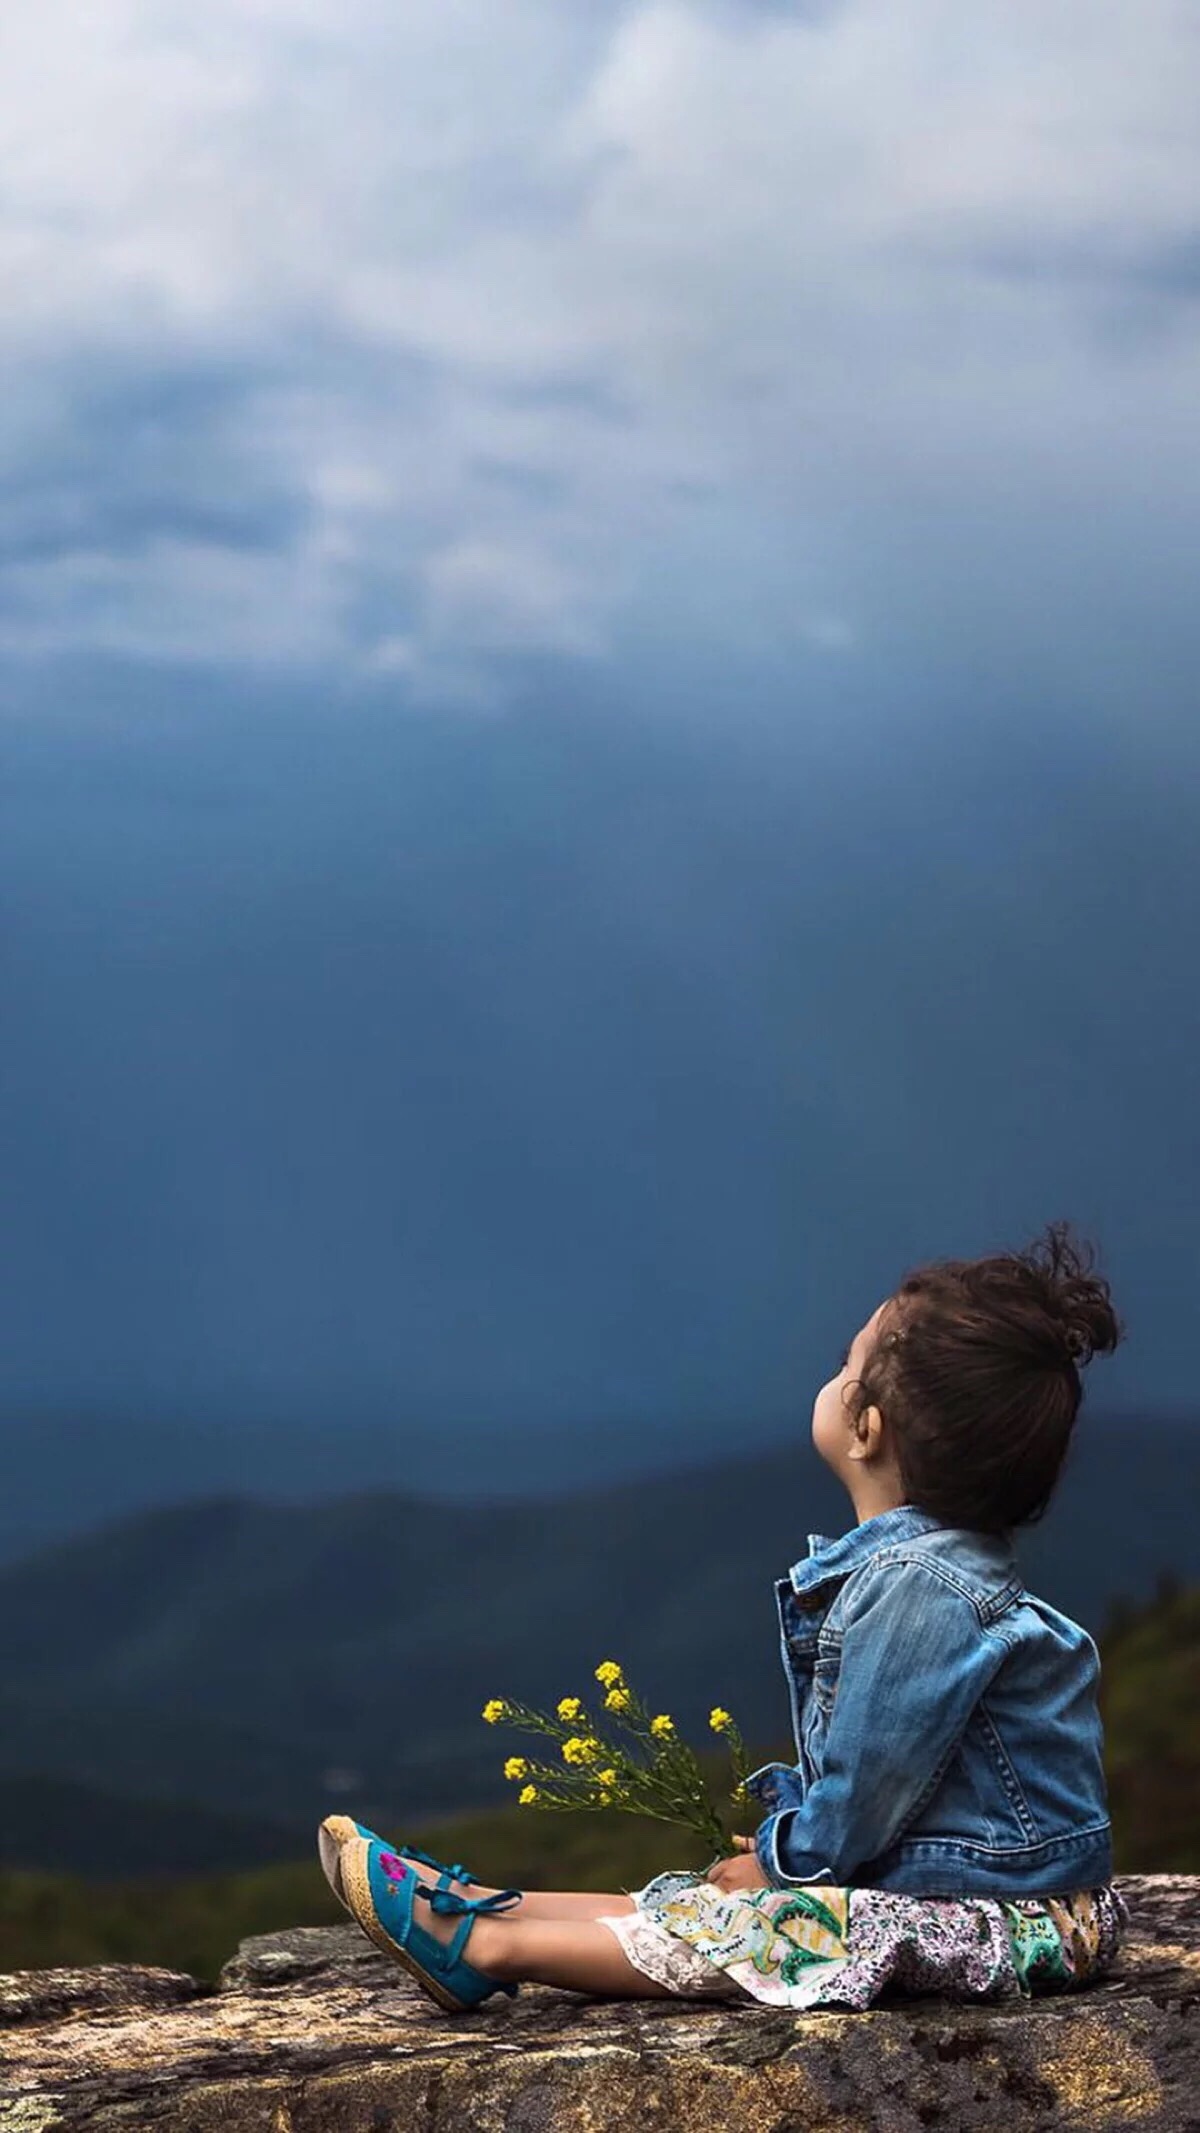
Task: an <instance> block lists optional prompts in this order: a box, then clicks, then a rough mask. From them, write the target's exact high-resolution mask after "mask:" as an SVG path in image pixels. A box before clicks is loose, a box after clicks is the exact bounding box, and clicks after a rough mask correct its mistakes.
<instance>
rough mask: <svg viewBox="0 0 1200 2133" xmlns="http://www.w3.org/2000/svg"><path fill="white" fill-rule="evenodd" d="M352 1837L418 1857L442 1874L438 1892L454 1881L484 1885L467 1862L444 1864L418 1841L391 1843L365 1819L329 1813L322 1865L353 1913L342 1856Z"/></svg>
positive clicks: (320, 1839)
mask: <svg viewBox="0 0 1200 2133" xmlns="http://www.w3.org/2000/svg"><path fill="white" fill-rule="evenodd" d="M352 1837H361V1838H362V1839H363V1841H364V1843H367V1844H382V1845H383V1846H384V1849H385V1850H386V1851H390V1852H395V1854H396V1857H397V1858H398V1859H415V1860H416V1861H417V1862H418V1864H419V1865H421V1866H431V1867H432V1868H433V1870H434V1872H435V1873H436V1874H437V1875H438V1876H439V1881H438V1893H439V1894H440V1893H441V1892H442V1891H443V1890H444V1889H447V1888H448V1887H449V1884H450V1883H451V1882H452V1881H461V1883H462V1885H463V1887H464V1888H468V1889H469V1888H476V1889H479V1888H482V1887H483V1883H482V1882H481V1880H480V1879H479V1876H478V1874H468V1872H467V1870H466V1867H465V1866H457V1865H455V1866H445V1865H443V1863H442V1861H441V1860H440V1859H435V1858H434V1857H433V1855H432V1853H430V1852H422V1851H418V1849H417V1847H416V1845H415V1844H389V1843H388V1842H387V1839H386V1838H385V1837H381V1836H380V1835H379V1834H378V1832H377V1831H376V1830H373V1829H368V1828H367V1825H366V1823H365V1822H355V1821H354V1820H352V1818H351V1817H350V1816H349V1815H326V1817H325V1820H324V1821H323V1822H322V1824H321V1827H320V1829H319V1830H318V1831H317V1850H318V1853H319V1854H320V1860H321V1868H322V1871H323V1873H324V1875H325V1879H326V1881H327V1882H328V1883H329V1886H330V1888H331V1889H332V1890H333V1893H334V1895H335V1896H336V1897H337V1900H338V1902H339V1903H340V1904H342V1905H343V1906H344V1908H345V1909H346V1910H347V1911H350V1915H351V1917H353V1916H354V1913H353V1911H351V1910H350V1905H349V1904H348V1903H347V1902H346V1895H345V1891H344V1889H343V1888H342V1885H341V1871H340V1866H339V1859H340V1854H341V1848H342V1846H343V1844H345V1843H347V1842H348V1841H349V1840H350V1839H351V1838H352ZM433 1908H434V1910H435V1911H440V1910H442V1909H443V1906H442V1904H441V1903H435V1904H434V1906H433Z"/></svg>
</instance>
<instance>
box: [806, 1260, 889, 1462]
mask: <svg viewBox="0 0 1200 2133" xmlns="http://www.w3.org/2000/svg"><path fill="white" fill-rule="evenodd" d="M889 1301H890V1299H889V1298H888V1297H885V1298H884V1300H883V1302H882V1303H881V1304H879V1305H878V1306H877V1308H876V1309H875V1310H874V1311H872V1313H871V1316H870V1318H869V1319H868V1320H867V1322H866V1324H865V1325H864V1326H860V1327H859V1329H858V1332H857V1333H856V1334H855V1336H854V1339H853V1340H852V1341H851V1343H850V1346H849V1347H848V1348H847V1350H846V1352H845V1354H844V1355H843V1357H842V1360H841V1367H840V1368H839V1370H838V1372H837V1375H836V1377H832V1378H830V1379H829V1380H828V1382H827V1383H826V1384H824V1385H822V1387H821V1390H820V1392H819V1393H818V1394H817V1397H816V1399H815V1400H814V1402H813V1413H812V1440H813V1443H814V1444H815V1446H816V1448H817V1450H818V1451H819V1452H820V1454H821V1457H822V1459H823V1460H824V1461H825V1464H826V1466H828V1467H831V1468H832V1469H833V1472H834V1473H835V1474H836V1475H837V1477H838V1480H839V1481H841V1482H844V1483H845V1485H846V1487H847V1488H849V1487H850V1480H851V1475H852V1472H853V1469H854V1466H855V1465H856V1463H857V1462H856V1461H854V1460H852V1459H851V1458H850V1456H849V1449H848V1447H849V1445H850V1441H851V1436H852V1434H853V1423H852V1420H851V1416H850V1412H849V1410H848V1408H847V1406H846V1398H847V1394H848V1392H849V1388H850V1386H851V1384H852V1382H853V1380H854V1379H855V1378H856V1377H858V1376H859V1375H860V1373H861V1371H862V1369H863V1367H864V1365H865V1363H866V1360H867V1357H868V1355H869V1354H870V1352H871V1347H872V1344H873V1343H874V1340H875V1335H876V1333H877V1331H878V1329H879V1321H880V1318H881V1317H882V1315H883V1313H884V1311H885V1310H886V1309H887V1305H888V1302H889Z"/></svg>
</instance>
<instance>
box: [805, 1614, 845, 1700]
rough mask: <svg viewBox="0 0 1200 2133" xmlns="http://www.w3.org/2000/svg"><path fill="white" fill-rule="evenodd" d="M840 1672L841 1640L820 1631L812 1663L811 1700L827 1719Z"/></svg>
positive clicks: (837, 1636)
mask: <svg viewBox="0 0 1200 2133" xmlns="http://www.w3.org/2000/svg"><path fill="white" fill-rule="evenodd" d="M841 1670H842V1640H841V1637H840V1636H839V1635H837V1634H836V1633H831V1632H829V1631H828V1630H822V1632H821V1634H820V1636H819V1637H818V1639H817V1651H816V1658H815V1660H814V1662H813V1673H812V1698H813V1702H814V1703H815V1704H816V1706H817V1708H818V1710H819V1711H821V1712H822V1714H823V1715H824V1716H826V1717H828V1715H829V1713H830V1711H832V1709H833V1699H834V1697H835V1696H836V1695H837V1685H838V1676H839V1675H840V1673H841Z"/></svg>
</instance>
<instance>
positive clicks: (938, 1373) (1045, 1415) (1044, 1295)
mask: <svg viewBox="0 0 1200 2133" xmlns="http://www.w3.org/2000/svg"><path fill="white" fill-rule="evenodd" d="M1094 1258H1095V1254H1094V1253H1093V1251H1092V1249H1091V1247H1090V1246H1085V1247H1083V1249H1082V1250H1081V1249H1080V1247H1079V1245H1078V1244H1077V1243H1076V1242H1075V1241H1074V1240H1073V1239H1072V1237H1071V1235H1070V1225H1069V1223H1067V1222H1051V1223H1048V1224H1047V1226H1046V1229H1045V1232H1044V1233H1043V1235H1042V1236H1040V1237H1039V1238H1038V1239H1037V1240H1036V1242H1035V1243H1034V1244H1033V1245H1032V1246H1030V1248H1029V1249H1028V1250H1027V1251H1023V1252H1000V1253H997V1254H995V1255H994V1256H993V1257H991V1258H986V1259H937V1260H932V1261H930V1262H929V1263H928V1264H927V1265H924V1266H919V1267H916V1268H914V1269H913V1270H912V1271H911V1272H909V1273H908V1274H906V1275H905V1277H904V1279H903V1280H902V1281H901V1283H900V1285H899V1287H898V1288H897V1289H896V1291H895V1293H894V1294H893V1295H892V1296H891V1297H890V1298H889V1300H888V1303H887V1305H886V1307H885V1309H884V1310H883V1311H882V1312H881V1314H880V1319H879V1326H878V1330H877V1333H876V1336H875V1342H874V1346H873V1347H872V1349H871V1352H870V1354H869V1356H868V1359H867V1363H866V1366H865V1368H864V1371H863V1374H862V1377H861V1378H860V1379H858V1381H857V1383H854V1382H852V1383H851V1385H850V1386H849V1387H848V1388H847V1391H848V1402H849V1404H850V1406H851V1409H852V1412H853V1413H855V1414H856V1415H857V1414H862V1413H863V1412H864V1410H865V1409H866V1408H867V1407H870V1406H875V1407H878V1408H879V1409H880V1411H881V1413H882V1414H883V1416H884V1419H885V1421H886V1423H887V1425H888V1427H889V1428H890V1429H891V1431H892V1432H893V1434H894V1441H895V1446H896V1456H897V1460H898V1463H899V1466H900V1474H901V1480H902V1482H903V1485H904V1490H905V1501H906V1502H908V1503H912V1504H917V1505H919V1506H920V1508H921V1509H922V1510H926V1511H929V1512H931V1513H932V1514H933V1516H934V1517H935V1518H938V1519H940V1520H941V1521H942V1523H943V1524H944V1525H948V1526H967V1527H971V1528H973V1529H975V1530H976V1531H982V1532H988V1533H1000V1532H1005V1531H1007V1530H1008V1529H1009V1528H1010V1527H1013V1526H1024V1525H1032V1524H1033V1523H1034V1521H1035V1520H1037V1519H1039V1518H1040V1517H1041V1516H1042V1513H1043V1512H1044V1511H1045V1509H1046V1506H1047V1504H1048V1503H1049V1501H1050V1497H1051V1495H1052V1493H1053V1490H1054V1485H1055V1483H1056V1481H1057V1480H1058V1476H1059V1471H1060V1469H1061V1467H1062V1463H1063V1460H1064V1458H1065V1457H1066V1453H1067V1447H1068V1445H1069V1443H1070V1440H1071V1432H1072V1430H1073V1428H1074V1426H1075V1418H1076V1415H1077V1414H1078V1412H1079V1405H1080V1401H1081V1399H1082V1397H1083V1388H1082V1385H1081V1383H1080V1377H1079V1371H1080V1367H1081V1366H1082V1365H1085V1364H1087V1363H1089V1362H1090V1361H1091V1359H1092V1356H1093V1355H1095V1354H1101V1355H1109V1354H1111V1353H1112V1351H1113V1349H1114V1348H1115V1347H1116V1345H1117V1343H1118V1341H1120V1340H1121V1339H1123V1338H1124V1334H1125V1330H1126V1329H1125V1327H1124V1326H1123V1325H1122V1324H1121V1323H1120V1321H1119V1320H1118V1319H1117V1317H1116V1314H1115V1312H1114V1311H1113V1307H1112V1303H1111V1301H1110V1298H1109V1290H1108V1283H1107V1281H1105V1280H1102V1279H1101V1278H1100V1276H1099V1275H1095V1274H1093V1272H1092V1268H1093V1264H1094Z"/></svg>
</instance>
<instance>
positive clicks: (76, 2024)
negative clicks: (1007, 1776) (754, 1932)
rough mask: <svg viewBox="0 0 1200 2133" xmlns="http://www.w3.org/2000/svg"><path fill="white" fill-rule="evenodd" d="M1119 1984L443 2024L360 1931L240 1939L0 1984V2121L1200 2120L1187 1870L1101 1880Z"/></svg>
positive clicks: (845, 2125) (280, 2129)
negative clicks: (800, 2007)
mask: <svg viewBox="0 0 1200 2133" xmlns="http://www.w3.org/2000/svg"><path fill="white" fill-rule="evenodd" d="M1120 1886H1121V1888H1122V1890H1123V1892H1124V1895H1125V1898H1126V1901H1127V1902H1128V1904H1129V1906H1130V1911H1131V1914H1132V1923H1131V1928H1130V1935H1129V1939H1128V1941H1127V1943H1126V1946H1125V1948H1124V1950H1123V1952H1122V1955H1121V1959H1120V1961H1119V1963H1118V1966H1117V1968H1116V1970H1115V1971H1114V1973H1113V1974H1112V1976H1110V1977H1109V1978H1106V1979H1105V1980H1104V1981H1103V1982H1102V1983H1100V1984H1098V1985H1096V1986H1094V1987H1092V1988H1090V1989H1089V1990H1088V1991H1087V1992H1085V1993H1080V1994H1078V1995H1074V1996H1067V1997H1063V1998H1053V1997H1047V1998H1045V1999H1040V2000H1036V2001H1034V2002H1033V2003H1032V2004H1030V2005H1026V2004H1021V2005H1020V2006H1013V2005H1011V2004H1010V2003H1007V2002H1006V2003H1002V2004H999V2003H998V2004H996V2005H994V2006H992V2005H988V2004H987V2003H984V2002H979V2001H976V2002H974V2003H972V2004H970V2005H957V2004H954V2003H951V2002H948V2001H945V2000H933V1999H904V2000H901V1999H894V2000H891V2001H885V2002H884V2003H883V2004H881V2005H880V2006H879V2007H877V2008H873V2009H871V2010H870V2012H868V2013H866V2014H852V2013H845V2014H842V2013H837V2012H833V2011H830V2010H824V2011H820V2012H814V2013H812V2014H807V2015H792V2014H785V2013H781V2012H780V2011H778V2010H776V2009H772V2008H760V2007H753V2006H745V2007H741V2006H739V2007H732V2008H731V2007H727V2006H717V2005H715V2004H714V2003H711V2002H708V2003H706V2002H700V2001H691V2002H686V2001H666V2000H643V2001H611V2000H610V2001H590V2000H581V1999H579V1998H577V1997H576V1996H575V1995H574V1994H572V1993H563V1992H551V1991H548V1990H544V1989H542V1988H539V1987H525V1988H523V1990H522V1992H521V1995H520V1998H519V1999H517V2000H515V2001H509V2000H498V2001H495V2002H488V2003H486V2004H485V2005H484V2006H483V2007H482V2008H481V2009H480V2010H479V2012H478V2013H477V2014H468V2015H461V2016H456V2017H452V2016H446V2015H443V2014H441V2013H440V2012H439V2011H438V2009H437V2008H436V2007H435V2006H434V2005H433V2003H432V2002H431V2001H429V2000H427V1999H425V1998H424V1997H423V1995H421V1994H420V1993H419V1992H418V1991H417V1990H416V1989H415V1987H414V1986H413V1985H412V1984H411V1982H410V1981H409V1980H408V1979H407V1978H406V1977H405V1976H404V1974H403V1973H402V1972H400V1971H398V1970H397V1969H396V1968H395V1967H394V1966H393V1965H392V1964H390V1963H389V1962H388V1960H387V1958H386V1957H385V1956H382V1955H380V1954H377V1953H376V1952H375V1951H374V1950H373V1949H372V1948H371V1947H370V1945H369V1943H367V1942H366V1941H365V1940H364V1939H363V1937H362V1935H361V1934H360V1933H359V1932H358V1931H357V1929H356V1928H355V1927H353V1926H349V1925H347V1926H337V1927H302V1928H297V1929H296V1930H295V1931H293V1932H290V1933H279V1934H272V1935H268V1936H264V1937H261V1938H258V1939H254V1940H247V1941H243V1943H242V1945H241V1947H240V1949H239V1950H238V1953H237V1955H236V1956H234V1957H233V1959H232V1960H231V1961H230V1962H229V1963H227V1964H226V1966H225V1969H224V1970H223V1972H222V1974H221V1979H220V1983H219V1985H218V1986H217V1987H215V1988H214V1987H212V1986H207V1985H202V1984H200V1983H198V1982H197V1980H196V1979H194V1978H190V1977H184V1976H181V1975H179V1974H178V1973H176V1972H174V1971H169V1970H153V1969H142V1968H139V1967H137V1966H132V1965H131V1966H121V1965H108V1964H103V1965H98V1966H96V1967H95V1968H91V1969H80V1970H42V1971H23V1972H17V1973H16V1974H14V1975H12V1976H10V1977H6V1978H0V2133H82V2129H83V2128H84V2127H87V2128H88V2129H89V2133H139V2129H141V2128H143V2127H145V2128H147V2129H158V2133H713V2129H716V2128H720V2129H722V2133H867V2129H871V2133H875V2129H879V2133H924V2129H926V2128H929V2127H932V2128H934V2129H935V2133H967V2129H970V2128H984V2129H988V2133H991V2129H995V2133H1014V2128H1016V2127H1020V2128H1021V2133H1026V2129H1050V2128H1057V2127H1081V2128H1082V2127H1086V2128H1088V2129H1089V2133H1108V2129H1110V2128H1111V2129H1116V2128H1118V2127H1120V2128H1123V2129H1124V2128H1137V2129H1140V2133H1200V1878H1197V1879H1191V1878H1188V1877H1184V1876H1179V1875H1164V1874H1154V1875H1144V1876H1133V1877H1127V1878H1124V1879H1123V1880H1122V1881H1121V1884H1120Z"/></svg>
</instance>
